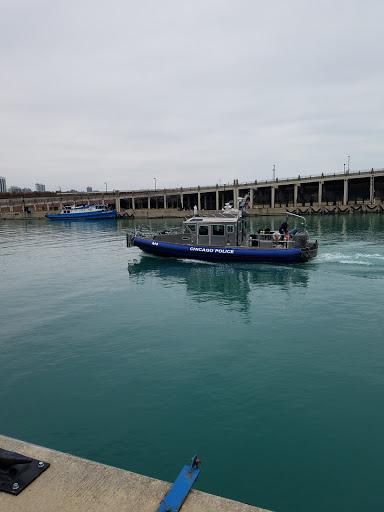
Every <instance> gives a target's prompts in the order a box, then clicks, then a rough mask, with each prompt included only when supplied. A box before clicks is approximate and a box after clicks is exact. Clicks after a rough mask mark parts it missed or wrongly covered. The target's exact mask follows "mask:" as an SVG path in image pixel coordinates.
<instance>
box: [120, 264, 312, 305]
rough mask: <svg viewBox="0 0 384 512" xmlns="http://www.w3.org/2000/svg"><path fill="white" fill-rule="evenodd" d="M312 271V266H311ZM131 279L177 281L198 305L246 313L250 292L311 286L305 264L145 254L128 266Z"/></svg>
mask: <svg viewBox="0 0 384 512" xmlns="http://www.w3.org/2000/svg"><path fill="white" fill-rule="evenodd" d="M311 268H313V267H311ZM128 272H129V275H130V276H131V277H132V278H135V277H136V278H144V277H145V276H148V275H151V276H155V277H156V278H159V279H161V280H164V281H166V282H167V283H169V282H170V281H172V280H175V279H176V280H177V281H178V282H181V283H183V284H185V285H186V288H187V291H188V294H189V295H190V296H191V297H192V298H193V299H194V300H196V301H197V302H207V301H216V302H219V303H221V304H231V306H232V307H233V306H236V305H237V306H239V309H241V310H242V311H244V310H247V309H248V307H249V303H250V293H251V292H252V291H253V290H254V289H256V288H258V289H260V288H263V287H267V288H271V287H272V288H273V287H278V288H280V289H281V290H283V291H288V290H290V289H291V288H296V287H297V286H299V287H306V286H307V285H308V280H309V276H308V271H307V270H306V269H305V268H303V266H302V265H295V266H276V265H270V264H265V265H264V264H258V265H254V264H245V263H244V264H241V263H234V264H231V265H228V264H220V263H209V262H200V261H198V262H195V261H190V260H176V259H166V258H158V257H156V256H150V255H142V256H141V257H140V258H139V259H137V260H134V261H132V262H130V263H129V264H128Z"/></svg>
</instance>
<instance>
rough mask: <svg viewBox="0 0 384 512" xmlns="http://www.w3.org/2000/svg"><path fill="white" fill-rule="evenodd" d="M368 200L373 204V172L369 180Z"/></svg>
mask: <svg viewBox="0 0 384 512" xmlns="http://www.w3.org/2000/svg"><path fill="white" fill-rule="evenodd" d="M369 202H370V203H371V204H374V202H375V177H374V175H373V174H372V176H371V182H370V187H369Z"/></svg>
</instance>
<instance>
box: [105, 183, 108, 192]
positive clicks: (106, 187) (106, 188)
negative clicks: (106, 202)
mask: <svg viewBox="0 0 384 512" xmlns="http://www.w3.org/2000/svg"><path fill="white" fill-rule="evenodd" d="M104 185H105V192H107V191H108V186H107V183H106V182H105V181H104Z"/></svg>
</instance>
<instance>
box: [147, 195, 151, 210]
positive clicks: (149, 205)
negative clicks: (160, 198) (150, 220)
mask: <svg viewBox="0 0 384 512" xmlns="http://www.w3.org/2000/svg"><path fill="white" fill-rule="evenodd" d="M150 209H151V197H150V196H148V210H150Z"/></svg>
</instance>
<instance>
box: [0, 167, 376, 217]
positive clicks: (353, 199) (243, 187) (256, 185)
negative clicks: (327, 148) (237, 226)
mask: <svg viewBox="0 0 384 512" xmlns="http://www.w3.org/2000/svg"><path fill="white" fill-rule="evenodd" d="M245 196H248V201H247V211H248V212H249V213H250V215H281V213H284V212H285V211H286V210H287V209H288V210H289V211H291V212H296V213H299V214H300V213H304V214H307V215H312V214H328V213H331V214H332V213H355V212H356V213H357V212H365V213H382V212H383V211H384V210H383V208H384V169H371V170H370V171H358V172H354V173H352V172H351V173H347V174H337V173H334V174H329V175H324V174H322V175H320V176H307V177H301V176H298V177H297V178H287V179H283V180H279V179H278V178H276V179H275V180H273V181H269V180H266V181H257V180H256V181H254V182H252V183H250V182H248V183H239V182H238V180H234V181H233V183H231V184H224V185H221V184H220V185H219V184H216V185H213V186H204V187H202V186H197V187H190V188H182V187H180V188H177V189H162V190H160V189H156V188H155V189H154V190H130V191H129V190H128V191H120V190H113V191H110V192H108V191H105V192H90V193H85V192H78V193H61V192H60V193H59V192H58V193H56V194H54V195H51V196H49V197H34V196H33V195H32V196H28V197H27V196H21V197H12V196H8V197H6V198H2V199H0V218H20V217H21V218H26V217H28V216H30V217H31V218H33V217H36V218H40V217H42V216H44V215H45V214H46V213H48V212H49V213H55V212H56V213H57V212H58V211H59V210H61V209H62V208H63V206H65V205H76V206H80V205H89V204H106V205H109V206H110V207H113V208H116V210H117V212H118V216H121V217H129V216H133V215H134V216H135V217H137V218H155V217H183V216H185V215H189V213H190V212H192V211H193V208H194V206H197V209H198V211H205V212H208V211H220V210H221V209H222V208H223V207H224V205H225V204H226V203H232V204H233V205H234V206H236V205H237V204H238V200H239V198H243V197H245Z"/></svg>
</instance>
